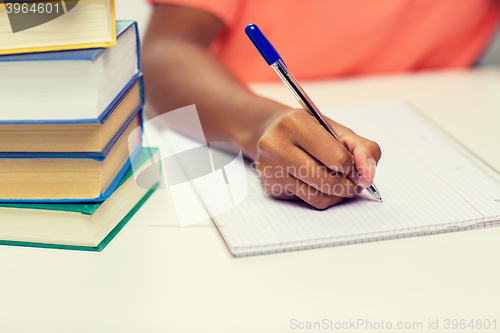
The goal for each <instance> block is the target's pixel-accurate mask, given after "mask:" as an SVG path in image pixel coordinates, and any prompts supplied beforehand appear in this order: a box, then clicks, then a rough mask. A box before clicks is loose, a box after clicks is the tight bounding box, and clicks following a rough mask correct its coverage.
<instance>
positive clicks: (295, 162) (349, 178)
mask: <svg viewBox="0 0 500 333" xmlns="http://www.w3.org/2000/svg"><path fill="white" fill-rule="evenodd" d="M327 121H328V122H329V124H330V125H331V126H332V127H333V128H334V129H335V131H336V132H337V133H338V135H339V136H340V137H341V139H342V141H343V142H344V144H341V143H340V142H338V141H337V140H335V138H334V137H333V136H332V135H331V134H330V133H328V132H327V131H326V130H325V129H324V128H323V127H322V126H321V125H320V124H319V123H318V121H317V120H316V119H315V118H314V117H312V116H311V115H310V114H309V113H307V112H306V111H304V110H302V109H298V110H291V111H289V112H287V113H284V114H281V115H280V116H278V117H277V118H275V119H273V120H272V121H270V122H268V123H267V124H266V125H265V129H264V130H263V131H262V135H261V136H260V138H259V139H258V140H255V141H257V149H256V151H255V156H254V160H255V162H256V168H257V170H258V173H259V179H260V181H261V183H262V186H263V188H264V190H265V191H266V192H267V193H268V194H270V195H271V196H273V197H276V198H280V199H288V200H290V199H292V200H293V199H297V198H300V199H302V200H304V201H305V202H307V203H309V204H310V205H312V206H313V207H316V208H318V209H325V208H327V207H330V206H332V205H335V204H337V203H339V202H341V201H342V200H343V199H344V198H351V197H353V196H355V195H357V194H359V193H360V192H361V191H362V190H363V189H364V188H367V187H369V186H370V185H371V184H372V182H373V178H374V176H375V168H376V165H377V162H378V161H379V159H380V156H381V151H380V148H379V146H378V144H376V143H375V142H373V141H370V140H367V139H365V138H363V137H360V136H358V135H356V134H355V133H354V132H353V131H351V130H350V129H348V128H346V127H344V126H342V125H340V124H337V123H336V122H334V121H333V120H331V119H329V118H327Z"/></svg>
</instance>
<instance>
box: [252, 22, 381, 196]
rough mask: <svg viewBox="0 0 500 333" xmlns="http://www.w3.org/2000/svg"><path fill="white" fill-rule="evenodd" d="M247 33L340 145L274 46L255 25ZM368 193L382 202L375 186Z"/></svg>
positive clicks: (277, 72) (304, 106)
mask: <svg viewBox="0 0 500 333" xmlns="http://www.w3.org/2000/svg"><path fill="white" fill-rule="evenodd" d="M245 32H246V34H247V36H248V38H250V40H251V41H252V43H253V45H254V46H255V47H256V48H257V50H258V51H259V52H260V55H261V56H262V57H263V58H264V60H265V61H266V62H267V64H268V65H269V66H271V67H272V68H273V69H274V71H275V72H276V74H278V76H279V77H280V78H281V80H283V82H284V83H285V85H286V86H287V87H288V89H290V91H291V92H292V94H293V95H294V96H295V98H296V99H297V100H298V101H299V103H300V105H302V107H303V108H304V110H306V111H308V112H309V113H310V114H311V115H312V116H313V117H314V118H316V120H317V121H318V122H319V123H320V124H321V125H322V126H323V127H324V128H325V129H326V130H327V131H328V132H329V133H330V134H331V135H332V136H333V137H334V138H335V139H336V140H337V141H338V142H340V143H343V142H342V139H341V138H340V136H339V135H338V134H337V133H336V132H335V130H334V129H333V128H332V127H331V126H330V125H329V124H328V122H327V121H326V120H325V118H324V116H323V114H321V112H320V111H319V109H318V108H317V107H316V105H314V103H313V101H312V100H311V99H310V98H309V96H307V94H306V92H305V91H304V89H302V87H301V86H300V84H299V83H298V82H297V80H295V78H294V77H293V75H292V73H290V71H289V70H288V68H287V67H286V65H285V63H284V62H283V59H281V57H280V55H279V54H278V52H277V51H276V49H275V48H274V47H273V45H272V44H271V43H270V42H269V40H267V38H266V37H265V36H264V35H263V34H262V32H261V31H260V29H259V28H258V27H257V26H256V25H255V24H249V25H247V27H246V28H245ZM367 190H368V192H370V194H371V195H372V196H373V197H374V198H375V199H377V200H378V201H380V202H382V197H381V196H380V193H379V191H378V190H377V188H376V187H375V184H372V185H371V186H370V187H369V188H367Z"/></svg>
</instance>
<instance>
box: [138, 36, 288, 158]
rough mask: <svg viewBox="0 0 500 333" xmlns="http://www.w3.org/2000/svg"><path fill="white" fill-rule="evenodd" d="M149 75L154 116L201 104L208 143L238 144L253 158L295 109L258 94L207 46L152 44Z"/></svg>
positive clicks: (146, 59) (147, 52)
mask: <svg viewBox="0 0 500 333" xmlns="http://www.w3.org/2000/svg"><path fill="white" fill-rule="evenodd" d="M143 71H144V78H145V80H146V85H147V87H148V89H147V92H148V93H147V102H148V105H149V106H150V107H151V110H152V112H153V115H159V114H162V113H165V112H169V111H171V110H174V109H177V108H179V107H183V106H186V105H190V104H195V105H196V108H197V110H198V114H199V116H200V120H201V123H202V126H203V130H204V133H205V138H206V140H207V141H230V142H235V143H236V144H238V145H239V146H240V147H241V149H242V151H243V153H244V154H245V155H246V156H248V157H250V158H254V159H255V157H256V143H257V140H258V138H259V137H260V134H261V132H262V131H263V129H264V127H265V126H264V124H265V123H267V122H269V121H271V120H272V119H274V118H276V117H278V116H279V115H281V114H282V113H284V112H286V111H288V110H289V109H290V108H289V107H287V106H285V105H282V104H280V103H277V102H274V101H272V100H269V99H266V98H263V97H259V96H257V95H255V94H253V93H252V92H251V91H249V90H248V89H247V88H246V87H245V86H244V85H242V84H241V83H240V82H239V81H238V80H237V79H236V78H235V77H234V76H233V75H232V74H231V73H230V72H229V70H228V69H227V68H226V67H225V66H224V65H223V64H222V63H220V61H219V60H218V59H216V58H215V57H213V56H212V55H211V54H210V53H208V51H207V50H206V49H205V48H204V47H202V46H200V45H197V44H196V43H192V42H190V41H185V40H181V39H175V38H168V39H164V40H161V41H155V42H154V43H150V44H147V43H146V44H145V48H144V53H143ZM186 134H188V135H189V134H191V133H186Z"/></svg>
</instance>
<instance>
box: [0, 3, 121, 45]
mask: <svg viewBox="0 0 500 333" xmlns="http://www.w3.org/2000/svg"><path fill="white" fill-rule="evenodd" d="M0 1H2V0H0ZM20 1H22V0H3V3H0V55H3V54H19V53H33V52H47V51H60V50H74V49H89V48H99V47H111V46H115V45H116V17H115V3H114V0H54V1H43V2H42V1H40V2H38V1H36V0H26V1H24V2H20Z"/></svg>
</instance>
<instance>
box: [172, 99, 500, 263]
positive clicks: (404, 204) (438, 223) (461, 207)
mask: <svg viewBox="0 0 500 333" xmlns="http://www.w3.org/2000/svg"><path fill="white" fill-rule="evenodd" d="M324 113H325V114H326V115H327V116H329V117H331V118H333V119H335V120H336V121H338V122H340V123H342V124H344V125H346V126H348V127H350V128H351V129H353V130H354V131H355V132H356V133H358V134H359V135H362V136H364V137H367V138H370V139H372V140H374V141H376V142H377V143H379V145H380V146H381V148H382V153H383V154H382V155H383V156H382V159H381V161H380V163H379V166H378V168H377V175H376V177H375V183H376V185H377V187H378V189H379V191H380V193H381V194H382V197H383V199H384V202H383V203H379V202H376V201H374V200H372V199H371V198H370V196H369V195H368V194H366V193H365V194H364V195H363V194H362V195H360V196H358V197H356V198H354V199H348V200H345V201H344V202H343V203H341V204H339V205H337V206H333V207H330V208H328V209H326V210H323V211H320V210H315V209H313V208H311V207H310V206H308V205H307V204H304V203H301V202H296V201H283V200H277V199H274V198H272V197H270V196H269V195H267V194H265V192H264V191H263V190H262V188H261V187H260V183H259V181H258V179H257V176H256V174H255V173H254V172H253V171H251V170H250V169H249V168H248V165H247V183H248V195H247V197H246V198H245V199H244V200H243V201H242V202H241V203H239V204H237V205H236V206H234V207H233V208H232V209H230V210H228V211H226V212H224V213H222V214H219V215H216V216H215V214H213V215H212V216H213V219H214V221H215V223H216V225H217V227H218V228H219V230H220V233H221V235H222V236H223V237H224V240H225V241H226V243H227V245H228V247H229V250H230V251H231V253H232V254H233V255H235V256H247V255H255V254H264V253H276V252H284V251H291V250H302V249H309V248H317V247H325V246H335V245H342V244H352V243H358V242H368V241H376V240H385V239H393V238H400V237H408V236H414V235H424V234H432V233H440V232H448V231H455V230H464V229H473V228H479V227H480V228H483V227H489V226H493V225H495V226H496V225H498V224H499V223H498V222H496V221H497V220H499V219H500V177H499V175H498V174H497V173H496V172H495V171H494V170H492V169H491V168H489V167H488V166H487V165H486V164H484V163H483V162H481V161H480V160H479V159H477V158H476V157H474V156H473V155H472V154H471V153H469V152H468V151H467V150H465V149H464V148H462V147H461V146H460V145H459V144H457V143H456V142H455V141H453V140H452V139H450V138H449V137H448V136H447V135H446V134H445V133H443V132H441V131H440V130H439V129H438V128H437V127H435V126H434V125H433V124H431V123H430V122H428V121H427V120H426V119H424V118H423V117H422V116H421V115H419V114H418V113H417V112H415V111H414V110H412V108H411V107H410V106H409V105H407V104H404V103H390V104H379V105H371V106H361V107H350V108H342V109H340V108H339V109H331V110H324ZM177 149H179V148H177ZM193 184H194V182H193ZM194 186H195V190H196V192H197V193H198V195H199V196H200V198H201V200H202V201H203V202H204V203H205V205H206V208H207V210H208V211H209V212H211V211H214V210H216V207H215V205H216V203H214V201H213V200H211V199H213V198H212V196H211V189H210V188H208V187H204V185H203V183H197V184H194Z"/></svg>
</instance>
